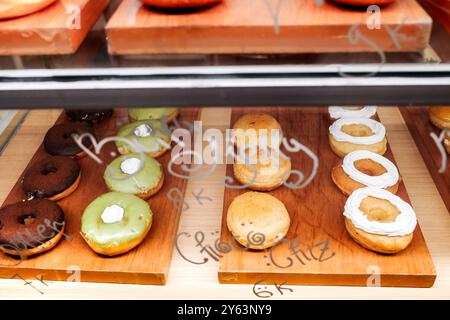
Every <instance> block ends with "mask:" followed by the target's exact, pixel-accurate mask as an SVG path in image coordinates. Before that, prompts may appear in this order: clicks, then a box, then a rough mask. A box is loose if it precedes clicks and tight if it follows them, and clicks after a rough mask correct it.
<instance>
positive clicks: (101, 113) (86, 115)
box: [65, 109, 113, 124]
mask: <svg viewBox="0 0 450 320" xmlns="http://www.w3.org/2000/svg"><path fill="white" fill-rule="evenodd" d="M65 113H66V115H67V117H68V118H69V119H70V120H72V121H79V122H87V123H89V124H94V123H99V122H101V121H102V120H103V119H106V118H109V117H111V115H112V113H113V110H112V109H87V110H65Z"/></svg>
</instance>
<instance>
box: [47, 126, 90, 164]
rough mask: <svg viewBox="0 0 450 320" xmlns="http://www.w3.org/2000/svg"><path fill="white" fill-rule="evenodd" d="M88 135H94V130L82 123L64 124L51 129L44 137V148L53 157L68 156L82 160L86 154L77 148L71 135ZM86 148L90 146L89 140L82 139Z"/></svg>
mask: <svg viewBox="0 0 450 320" xmlns="http://www.w3.org/2000/svg"><path fill="white" fill-rule="evenodd" d="M83 133H90V134H92V135H94V129H92V127H91V126H89V125H88V124H86V123H82V122H64V123H61V124H57V125H55V126H53V127H51V128H50V129H49V130H48V131H47V134H46V135H45V137H44V148H45V151H47V153H49V154H51V155H53V156H70V157H74V158H82V157H83V156H85V155H86V153H85V152H84V151H83V150H82V149H81V148H80V147H79V146H78V144H77V142H76V141H75V139H74V137H73V135H81V134H83ZM83 144H84V146H86V147H87V148H90V147H91V146H92V141H91V140H90V139H87V138H85V139H83Z"/></svg>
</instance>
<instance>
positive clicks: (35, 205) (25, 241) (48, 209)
mask: <svg viewBox="0 0 450 320" xmlns="http://www.w3.org/2000/svg"><path fill="white" fill-rule="evenodd" d="M64 227H65V220H64V212H63V211H62V209H61V208H60V207H59V206H58V205H57V204H56V203H55V202H52V201H50V200H47V199H33V200H29V201H21V202H17V203H14V204H11V205H8V206H5V207H3V208H1V209H0V250H1V251H3V252H4V253H7V254H10V255H14V256H21V257H29V256H32V255H36V254H40V253H43V252H45V251H48V250H50V249H52V248H53V247H54V246H56V245H57V244H58V242H59V241H60V240H61V238H62V236H63V235H64Z"/></svg>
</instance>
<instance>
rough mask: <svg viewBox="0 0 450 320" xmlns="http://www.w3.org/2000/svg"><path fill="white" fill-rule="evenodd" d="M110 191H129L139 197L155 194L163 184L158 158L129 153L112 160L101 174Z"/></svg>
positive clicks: (145, 197) (144, 197)
mask: <svg viewBox="0 0 450 320" xmlns="http://www.w3.org/2000/svg"><path fill="white" fill-rule="evenodd" d="M103 178H104V180H105V183H106V185H107V186H108V188H109V189H110V190H111V191H119V192H124V193H131V194H134V195H136V196H138V197H139V198H141V199H144V200H145V199H148V198H150V197H151V196H153V195H155V194H156V193H157V192H158V191H159V190H160V189H161V188H162V186H163V183H164V173H163V169H162V166H161V164H160V163H159V162H158V160H155V159H153V158H150V157H148V156H146V155H144V154H142V158H141V155H140V154H138V153H131V154H127V155H122V156H120V157H118V158H116V159H115V160H113V161H112V162H111V163H110V164H109V165H108V166H107V167H106V170H105V173H104V175H103Z"/></svg>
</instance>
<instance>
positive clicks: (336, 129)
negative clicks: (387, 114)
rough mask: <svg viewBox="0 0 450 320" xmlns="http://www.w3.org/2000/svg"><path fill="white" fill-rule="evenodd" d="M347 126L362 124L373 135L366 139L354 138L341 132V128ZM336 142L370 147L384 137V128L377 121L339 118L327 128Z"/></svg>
mask: <svg viewBox="0 0 450 320" xmlns="http://www.w3.org/2000/svg"><path fill="white" fill-rule="evenodd" d="M349 124H362V125H365V126H367V127H369V128H370V130H372V133H373V135H371V136H368V137H355V136H352V135H349V134H347V133H345V132H344V131H342V126H344V125H349ZM329 130H330V133H331V135H332V136H333V138H334V139H335V140H336V141H341V142H350V143H354V144H363V145H370V144H375V143H378V142H381V141H383V139H384V138H385V136H386V128H385V127H384V125H383V124H381V123H380V122H378V121H375V120H372V119H367V118H341V119H338V120H336V121H335V122H334V123H333V124H332V125H331V126H330V128H329Z"/></svg>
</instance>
